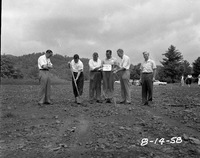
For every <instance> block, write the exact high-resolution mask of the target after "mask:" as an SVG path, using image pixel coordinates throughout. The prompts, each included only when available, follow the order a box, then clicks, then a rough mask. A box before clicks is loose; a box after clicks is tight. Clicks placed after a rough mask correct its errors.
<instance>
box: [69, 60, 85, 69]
mask: <svg viewBox="0 0 200 158" xmlns="http://www.w3.org/2000/svg"><path fill="white" fill-rule="evenodd" d="M70 65H71V67H72V71H73V72H82V71H83V63H82V61H81V60H78V63H75V62H74V59H73V60H72V61H71V63H70Z"/></svg>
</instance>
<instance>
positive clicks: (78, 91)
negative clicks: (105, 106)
mask: <svg viewBox="0 0 200 158" xmlns="http://www.w3.org/2000/svg"><path fill="white" fill-rule="evenodd" d="M52 55H53V52H52V51H51V50H47V51H46V53H45V54H44V55H42V56H40V57H39V59H38V68H39V81H40V94H39V96H40V100H39V102H38V104H39V105H42V104H52V102H51V100H50V76H49V70H50V69H51V68H52V67H53V65H52V63H51V61H50V57H51V56H52ZM117 55H118V56H119V58H121V62H120V63H118V62H117V59H116V58H114V57H112V51H111V50H106V58H105V59H104V60H100V59H99V55H98V53H97V52H94V53H93V58H92V59H90V60H89V63H88V64H89V71H90V83H89V101H90V103H91V104H92V103H94V102H97V103H102V102H103V101H104V100H103V99H102V96H103V98H104V99H105V102H106V103H112V102H113V97H114V82H115V79H116V78H118V79H119V80H120V86H121V101H119V103H120V104H131V91H130V83H129V80H130V65H131V62H130V58H129V57H128V56H127V55H126V54H124V51H123V50H122V49H118V50H117ZM143 56H144V59H145V60H144V62H143V63H142V64H141V67H140V69H141V73H140V81H141V84H142V103H143V105H148V103H149V101H152V93H153V81H154V80H155V75H156V64H155V62H154V61H153V60H150V59H149V53H148V52H143ZM68 67H69V68H70V70H71V74H72V87H73V93H74V96H75V102H76V103H78V104H79V103H81V102H80V96H81V95H82V93H83V86H84V73H83V69H84V65H83V63H82V61H81V60H80V58H79V55H78V54H75V55H74V57H73V60H72V61H71V62H69V63H68ZM102 84H103V89H102V88H101V87H102Z"/></svg>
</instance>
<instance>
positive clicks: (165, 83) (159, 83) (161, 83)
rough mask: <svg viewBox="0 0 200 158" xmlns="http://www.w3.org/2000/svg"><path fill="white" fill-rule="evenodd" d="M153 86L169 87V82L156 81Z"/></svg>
mask: <svg viewBox="0 0 200 158" xmlns="http://www.w3.org/2000/svg"><path fill="white" fill-rule="evenodd" d="M153 85H165V86H166V85H167V82H161V81H159V80H155V81H154V82H153Z"/></svg>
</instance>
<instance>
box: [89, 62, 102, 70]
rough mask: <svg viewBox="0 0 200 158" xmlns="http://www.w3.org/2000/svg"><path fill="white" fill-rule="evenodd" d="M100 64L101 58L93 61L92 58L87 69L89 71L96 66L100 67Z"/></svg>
mask: <svg viewBox="0 0 200 158" xmlns="http://www.w3.org/2000/svg"><path fill="white" fill-rule="evenodd" d="M101 65H102V63H101V60H100V59H97V61H94V60H93V59H90V60H89V69H90V71H92V70H94V69H95V68H97V67H100V66H101Z"/></svg>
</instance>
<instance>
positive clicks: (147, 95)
mask: <svg viewBox="0 0 200 158" xmlns="http://www.w3.org/2000/svg"><path fill="white" fill-rule="evenodd" d="M152 95H153V74H152V73H143V74H142V103H147V102H148V101H152Z"/></svg>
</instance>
